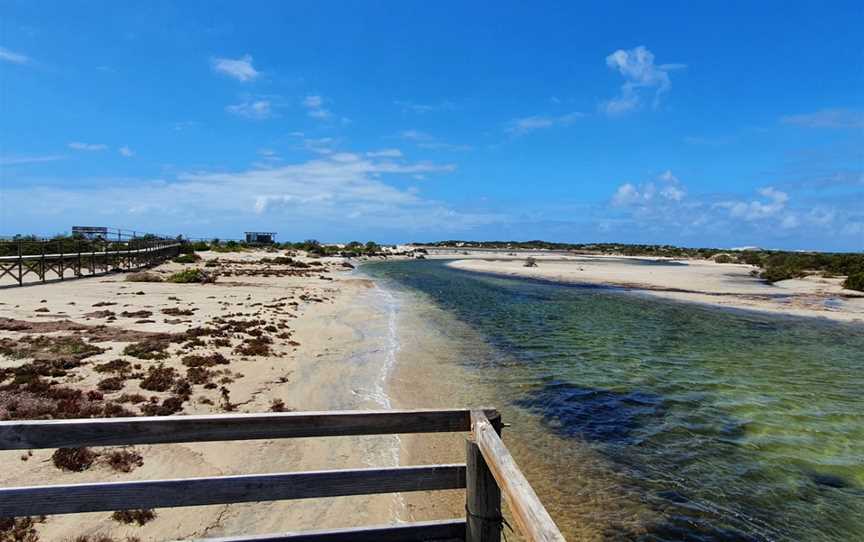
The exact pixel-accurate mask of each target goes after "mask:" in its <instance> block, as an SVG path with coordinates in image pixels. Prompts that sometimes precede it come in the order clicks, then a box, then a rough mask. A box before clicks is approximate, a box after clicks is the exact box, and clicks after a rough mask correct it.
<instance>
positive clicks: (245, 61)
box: [210, 55, 261, 83]
mask: <svg viewBox="0 0 864 542" xmlns="http://www.w3.org/2000/svg"><path fill="white" fill-rule="evenodd" d="M210 65H211V66H212V68H213V70H214V71H216V72H218V73H221V74H224V75H227V76H228V77H233V78H234V79H237V80H238V81H243V82H244V83H245V82H248V81H254V80H255V79H257V78H258V76H259V75H261V73H260V72H259V71H258V70H256V69H255V68H254V67H253V66H252V56H251V55H243V56H242V57H241V58H237V59H232V58H214V59H212V60H211V61H210Z"/></svg>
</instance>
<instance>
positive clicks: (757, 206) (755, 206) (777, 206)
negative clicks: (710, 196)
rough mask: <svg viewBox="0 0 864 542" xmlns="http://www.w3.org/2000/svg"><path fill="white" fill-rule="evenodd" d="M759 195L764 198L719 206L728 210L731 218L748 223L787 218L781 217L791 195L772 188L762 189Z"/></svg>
mask: <svg viewBox="0 0 864 542" xmlns="http://www.w3.org/2000/svg"><path fill="white" fill-rule="evenodd" d="M759 194H760V195H761V196H762V199H761V200H756V199H754V200H749V201H723V202H720V203H718V204H717V206H718V207H721V208H724V209H727V210H728V211H729V215H730V216H731V217H733V218H737V219H741V220H746V221H748V222H752V221H757V220H765V219H769V218H776V217H780V218H781V219H782V218H785V216H781V215H782V214H783V212H784V211H785V210H786V204H787V202H788V201H789V194H787V193H786V192H781V191H780V190H777V189H776V188H774V187H772V186H768V187H765V188H762V189H760V190H759Z"/></svg>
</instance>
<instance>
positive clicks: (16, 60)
mask: <svg viewBox="0 0 864 542" xmlns="http://www.w3.org/2000/svg"><path fill="white" fill-rule="evenodd" d="M0 60H2V61H3V62H11V63H12V64H28V63H29V62H30V57H29V56H27V55H24V54H21V53H16V52H14V51H10V50H9V49H6V48H5V47H0Z"/></svg>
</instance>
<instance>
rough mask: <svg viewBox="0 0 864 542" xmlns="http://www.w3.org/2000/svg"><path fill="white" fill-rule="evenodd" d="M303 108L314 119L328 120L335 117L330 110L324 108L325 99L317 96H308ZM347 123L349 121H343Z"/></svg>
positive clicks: (304, 99) (304, 100)
mask: <svg viewBox="0 0 864 542" xmlns="http://www.w3.org/2000/svg"><path fill="white" fill-rule="evenodd" d="M303 107H305V108H306V109H307V110H308V111H306V114H307V115H309V116H310V117H312V118H313V119H321V120H326V119H329V118H330V117H332V116H333V113H331V112H330V110H328V109H325V108H324V98H322V97H321V96H317V95H311V96H306V97H305V98H303ZM342 120H343V121H346V120H347V119H342Z"/></svg>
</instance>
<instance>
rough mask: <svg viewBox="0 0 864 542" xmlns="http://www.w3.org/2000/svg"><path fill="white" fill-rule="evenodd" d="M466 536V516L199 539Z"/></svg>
mask: <svg viewBox="0 0 864 542" xmlns="http://www.w3.org/2000/svg"><path fill="white" fill-rule="evenodd" d="M464 538H465V520H464V519H442V520H437V521H417V522H414V523H399V524H397V525H376V526H371V527H359V528H358V527H350V528H347V529H326V530H317V531H302V532H289V533H273V534H263V535H257V536H256V535H253V536H226V537H224V538H202V539H199V540H198V541H197V542H424V541H429V540H451V539H457V540H463V539H464ZM178 542H179V541H178Z"/></svg>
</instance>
